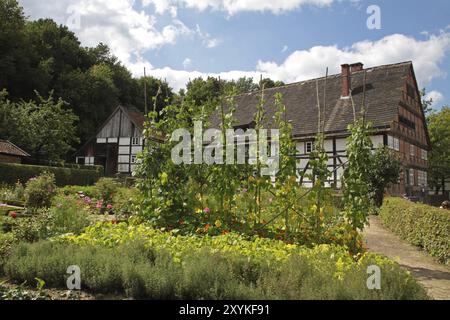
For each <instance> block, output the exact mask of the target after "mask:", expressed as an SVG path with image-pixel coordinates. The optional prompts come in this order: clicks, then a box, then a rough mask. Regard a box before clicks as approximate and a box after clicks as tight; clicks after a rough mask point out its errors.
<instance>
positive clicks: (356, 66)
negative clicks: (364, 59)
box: [350, 62, 364, 73]
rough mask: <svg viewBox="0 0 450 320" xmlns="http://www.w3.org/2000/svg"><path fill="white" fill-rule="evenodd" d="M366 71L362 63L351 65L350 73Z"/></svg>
mask: <svg viewBox="0 0 450 320" xmlns="http://www.w3.org/2000/svg"><path fill="white" fill-rule="evenodd" d="M363 69H364V65H363V64H362V63H361V62H357V63H353V64H351V65H350V72H351V73H353V72H357V71H361V70H363Z"/></svg>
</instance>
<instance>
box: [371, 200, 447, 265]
mask: <svg viewBox="0 0 450 320" xmlns="http://www.w3.org/2000/svg"><path fill="white" fill-rule="evenodd" d="M380 216H381V219H382V220H383V224H384V225H385V226H386V227H387V228H388V229H390V230H391V231H393V232H394V233H396V234H397V235H399V236H400V237H402V238H403V239H405V240H406V241H408V242H409V243H411V244H413V245H416V246H420V247H422V248H424V249H425V250H426V251H427V252H428V253H429V254H430V255H432V256H433V257H435V258H436V259H438V261H439V262H441V263H443V264H449V262H450V215H449V214H448V212H447V211H446V210H441V209H438V208H434V207H431V206H427V205H424V204H414V203H412V202H409V201H407V200H404V199H400V198H387V199H385V201H384V203H383V206H382V207H381V213H380Z"/></svg>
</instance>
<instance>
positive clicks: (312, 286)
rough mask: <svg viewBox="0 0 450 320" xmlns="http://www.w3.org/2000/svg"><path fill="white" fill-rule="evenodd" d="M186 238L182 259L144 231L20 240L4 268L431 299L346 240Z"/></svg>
mask: <svg viewBox="0 0 450 320" xmlns="http://www.w3.org/2000/svg"><path fill="white" fill-rule="evenodd" d="M167 240H169V239H167ZM170 240H172V241H174V242H176V245H175V246H176V247H177V248H181V246H182V244H181V243H180V242H177V241H176V240H175V239H173V238H170ZM236 241H237V240H236ZM243 241H244V242H245V240H243ZM187 242H191V243H194V242H195V243H199V244H200V245H199V247H200V248H201V249H200V250H199V251H193V250H182V257H181V260H180V259H177V256H176V254H174V253H170V251H169V250H167V247H163V246H162V245H161V244H159V242H158V241H156V242H155V243H149V242H148V241H147V240H145V239H141V238H139V237H135V238H134V240H130V241H128V242H124V243H120V242H117V241H116V242H115V245H112V246H107V247H106V246H100V245H95V244H85V245H76V244H71V243H61V242H58V241H44V242H38V243H34V244H20V245H18V246H16V247H14V248H13V249H12V250H11V253H10V255H9V259H8V260H7V261H6V263H5V264H4V272H5V275H6V276H7V277H8V278H9V279H11V280H14V281H17V282H19V283H20V282H23V281H28V282H30V281H31V282H30V283H32V281H33V279H34V278H36V277H38V278H40V279H43V280H44V281H45V282H46V283H47V284H48V285H49V286H51V287H58V288H64V287H65V286H66V277H68V275H67V274H66V269H67V267H68V266H70V265H78V266H80V269H81V286H82V289H83V290H88V291H91V292H99V293H119V294H121V293H124V294H126V295H127V296H128V297H131V298H135V299H196V300H197V299H228V300H231V299H245V300H248V299H427V295H426V293H425V291H424V289H423V288H422V287H421V286H420V285H419V284H417V282H416V281H415V280H414V279H413V278H412V277H411V276H410V275H409V274H408V273H407V272H406V271H404V270H402V269H401V268H400V267H399V266H398V265H397V264H396V263H394V262H392V261H390V260H388V259H386V258H383V257H380V256H377V255H374V254H365V255H363V256H362V257H361V259H360V260H359V261H355V260H353V259H352V258H351V257H349V256H348V254H345V250H343V249H342V248H337V247H331V246H318V247H316V248H313V249H306V248H301V249H300V250H298V251H295V252H293V253H292V254H291V255H288V256H285V257H284V258H283V259H282V260H278V261H275V260H274V259H273V255H272V254H271V253H270V252H269V250H267V251H260V250H259V249H261V248H259V247H258V246H255V247H254V248H253V250H254V251H258V253H255V252H253V253H251V252H248V249H247V248H248V247H247V246H245V245H244V246H241V244H240V243H239V241H237V242H234V244H233V245H232V246H234V247H237V250H232V251H229V250H224V249H222V250H217V248H216V249H215V250H212V248H211V247H210V246H209V245H208V244H207V243H203V239H202V238H198V237H191V238H190V240H188V241H187ZM202 243H203V244H202ZM184 245H186V243H185V244H184ZM274 250H275V251H276V250H278V249H277V245H275V248H274ZM368 265H377V266H379V267H380V268H381V272H382V284H381V290H368V289H367V286H366V281H367V277H368V275H367V266H368Z"/></svg>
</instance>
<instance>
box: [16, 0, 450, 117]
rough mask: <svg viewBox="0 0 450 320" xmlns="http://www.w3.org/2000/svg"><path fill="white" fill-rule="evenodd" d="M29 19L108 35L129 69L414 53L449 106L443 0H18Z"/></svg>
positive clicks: (276, 71)
mask: <svg viewBox="0 0 450 320" xmlns="http://www.w3.org/2000/svg"><path fill="white" fill-rule="evenodd" d="M19 3H20V4H21V6H22V7H23V8H24V11H25V14H26V15H27V16H29V17H30V18H31V19H38V18H52V19H54V20H55V21H56V22H58V23H60V24H64V25H67V26H68V27H69V29H70V30H72V31H73V32H75V34H76V35H77V36H78V38H79V39H80V41H81V43H82V44H83V45H84V46H96V45H97V44H98V43H99V42H103V43H105V44H108V45H109V47H110V48H111V50H112V53H113V54H114V55H116V56H117V57H118V58H119V59H120V61H121V62H122V63H123V64H124V65H125V66H127V67H128V69H129V70H130V71H131V72H132V73H133V75H134V76H136V77H140V76H142V75H143V70H144V67H145V68H146V69H147V74H148V75H152V76H154V77H156V78H161V79H166V80H167V81H168V82H169V84H170V85H171V86H172V87H173V88H174V89H175V90H179V89H181V88H183V87H184V86H185V84H186V83H187V82H188V81H189V79H194V78H196V77H200V76H201V77H207V76H216V77H217V76H220V77H221V78H222V79H236V78H239V77H242V76H247V77H253V78H254V79H255V80H258V79H259V78H260V76H261V75H263V76H264V77H270V78H272V79H274V80H281V81H284V82H286V83H292V82H297V81H302V80H307V79H311V78H315V77H320V76H324V75H325V70H326V68H327V67H328V68H329V70H330V73H338V72H339V71H340V65H341V64H343V63H354V62H362V63H364V65H365V67H372V66H377V65H383V64H390V63H398V62H403V61H409V60H411V61H413V63H414V68H415V72H416V76H417V78H418V82H419V86H420V87H421V88H423V87H425V88H426V89H427V92H428V98H432V99H433V101H434V108H435V109H437V110H438V109H440V107H441V106H442V105H450V79H449V75H448V71H449V70H450V15H449V14H450V1H448V0H428V1H424V0H395V1H392V0H369V1H366V0H277V1H275V0H19Z"/></svg>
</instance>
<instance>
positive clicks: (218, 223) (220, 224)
mask: <svg viewBox="0 0 450 320" xmlns="http://www.w3.org/2000/svg"><path fill="white" fill-rule="evenodd" d="M214 224H215V225H216V227H217V228H220V227H221V226H222V222H221V221H220V220H216V222H215V223H214Z"/></svg>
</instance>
